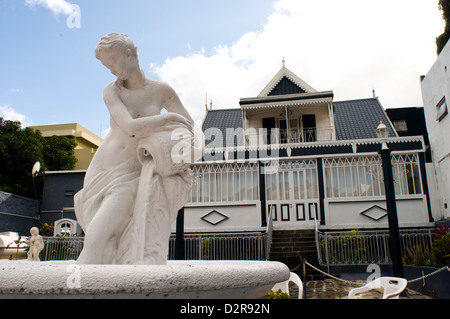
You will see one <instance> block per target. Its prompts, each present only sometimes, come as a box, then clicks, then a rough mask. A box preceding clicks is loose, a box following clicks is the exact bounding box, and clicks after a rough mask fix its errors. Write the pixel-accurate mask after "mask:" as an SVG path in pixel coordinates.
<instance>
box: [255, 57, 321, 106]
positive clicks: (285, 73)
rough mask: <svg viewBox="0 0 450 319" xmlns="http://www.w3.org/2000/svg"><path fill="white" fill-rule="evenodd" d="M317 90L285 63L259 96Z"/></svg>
mask: <svg viewBox="0 0 450 319" xmlns="http://www.w3.org/2000/svg"><path fill="white" fill-rule="evenodd" d="M313 92H317V91H316V90H315V89H313V88H312V87H311V86H310V85H309V84H308V83H306V82H305V81H303V80H302V79H300V78H299V77H298V76H296V75H295V74H294V73H292V72H291V71H290V70H289V69H288V68H286V66H285V65H284V60H283V66H282V68H281V70H280V71H279V72H278V73H277V74H276V75H275V76H274V78H273V79H272V80H271V81H270V82H269V84H267V86H266V87H265V88H264V90H262V92H261V93H259V95H258V97H267V96H274V95H286V94H301V93H313Z"/></svg>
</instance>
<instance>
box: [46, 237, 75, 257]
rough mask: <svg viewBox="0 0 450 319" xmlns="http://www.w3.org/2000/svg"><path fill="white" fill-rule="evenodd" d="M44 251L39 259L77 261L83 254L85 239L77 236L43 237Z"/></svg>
mask: <svg viewBox="0 0 450 319" xmlns="http://www.w3.org/2000/svg"><path fill="white" fill-rule="evenodd" d="M42 239H43V241H44V249H43V250H42V251H41V253H40V255H39V257H40V260H41V261H47V260H76V259H77V258H78V255H79V254H80V253H81V250H82V249H83V244H84V237H75V236H42Z"/></svg>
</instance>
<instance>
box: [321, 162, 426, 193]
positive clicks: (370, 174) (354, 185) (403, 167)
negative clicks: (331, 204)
mask: <svg viewBox="0 0 450 319" xmlns="http://www.w3.org/2000/svg"><path fill="white" fill-rule="evenodd" d="M392 171H393V175H394V187H395V193H396V194H397V195H414V194H421V193H422V186H421V181H420V172H419V161H418V156H417V154H409V155H394V156H392ZM324 172H325V191H326V197H327V198H342V197H375V196H384V195H385V190H384V181H383V179H384V177H383V168H382V166H381V159H380V158H379V157H378V156H368V157H352V158H333V159H325V160H324Z"/></svg>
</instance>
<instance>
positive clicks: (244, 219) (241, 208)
mask: <svg viewBox="0 0 450 319" xmlns="http://www.w3.org/2000/svg"><path fill="white" fill-rule="evenodd" d="M380 123H384V124H385V125H386V126H388V127H389V129H390V134H389V139H388V146H389V148H390V149H391V150H392V164H393V170H394V182H395V191H396V199H397V210H398V218H399V225H400V227H402V228H405V227H415V228H417V227H429V226H431V225H432V222H433V216H432V209H431V208H432V207H431V204H430V203H431V201H430V196H429V189H428V180H427V173H426V166H427V163H426V158H425V152H426V146H425V144H424V138H423V136H402V137H400V136H399V135H398V134H397V132H396V130H395V127H394V126H393V125H392V123H391V121H390V119H389V117H388V116H387V115H386V113H385V111H384V109H383V107H382V105H381V104H380V102H379V100H378V98H375V97H374V98H367V99H358V100H349V101H334V100H333V91H316V90H315V89H314V88H312V87H311V86H310V85H308V84H307V83H306V82H304V81H303V80H302V79H300V78H299V77H298V76H296V75H295V74H294V73H292V72H291V71H290V70H289V69H287V68H286V67H285V65H284V63H283V66H282V68H281V70H280V71H279V72H278V73H277V74H276V75H275V77H274V78H273V79H272V80H271V81H270V82H269V83H268V85H267V86H266V87H265V88H264V89H263V90H262V92H261V93H260V94H259V95H258V96H256V97H252V98H242V99H241V100H240V108H236V109H220V110H208V112H207V114H206V116H205V119H204V122H203V127H202V128H203V131H204V134H205V142H206V151H205V154H204V157H203V159H202V161H201V162H198V163H196V164H195V165H193V167H192V170H193V174H194V176H193V177H194V178H193V185H192V186H193V188H192V195H191V199H190V202H189V203H188V204H187V205H186V207H185V222H184V230H185V232H188V233H191V232H236V231H258V230H261V229H262V228H264V227H265V226H266V225H267V223H268V219H269V218H271V219H272V221H273V227H274V229H275V230H292V229H313V228H314V225H315V223H316V224H317V225H319V228H321V229H324V230H337V229H339V230H340V229H347V230H350V229H355V228H359V229H377V228H385V229H386V228H387V227H388V224H387V217H386V216H387V211H386V204H385V194H384V184H383V173H382V167H381V158H380V155H379V154H378V151H379V150H380V149H381V142H380V141H379V139H378V138H377V136H376V132H375V130H376V128H377V127H378V125H379V124H380ZM269 216H270V217H269Z"/></svg>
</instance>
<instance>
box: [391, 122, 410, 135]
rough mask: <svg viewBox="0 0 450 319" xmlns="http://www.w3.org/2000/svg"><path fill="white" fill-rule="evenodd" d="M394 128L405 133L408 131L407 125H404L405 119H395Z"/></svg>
mask: <svg viewBox="0 0 450 319" xmlns="http://www.w3.org/2000/svg"><path fill="white" fill-rule="evenodd" d="M393 124H394V127H395V130H396V131H397V133H406V132H408V126H407V125H406V121H405V120H395V121H394V122H393Z"/></svg>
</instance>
